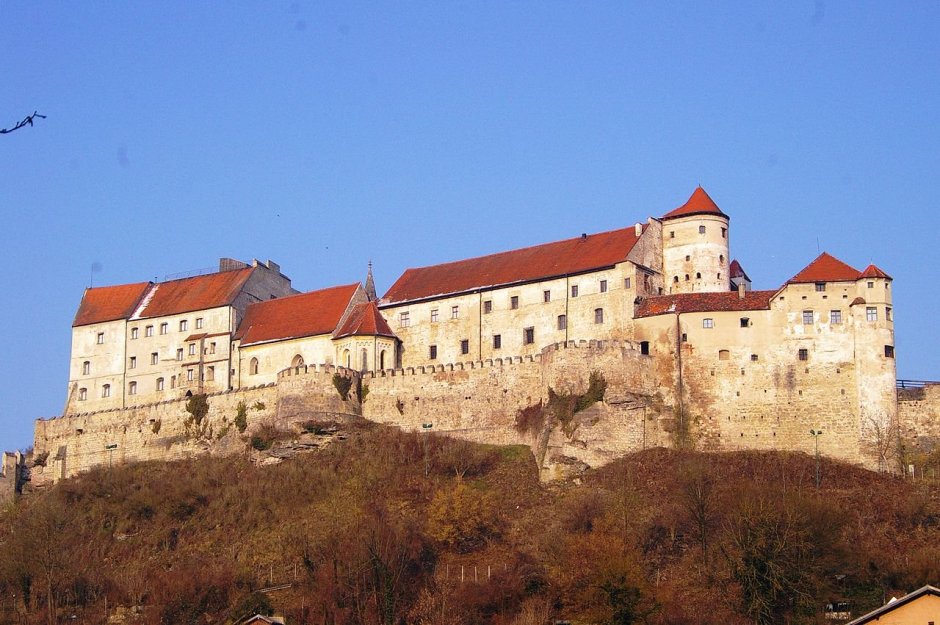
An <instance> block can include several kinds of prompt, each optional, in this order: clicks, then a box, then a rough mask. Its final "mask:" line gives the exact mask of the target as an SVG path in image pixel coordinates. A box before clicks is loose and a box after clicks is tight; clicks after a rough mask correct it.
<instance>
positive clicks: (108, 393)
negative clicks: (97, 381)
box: [101, 384, 111, 397]
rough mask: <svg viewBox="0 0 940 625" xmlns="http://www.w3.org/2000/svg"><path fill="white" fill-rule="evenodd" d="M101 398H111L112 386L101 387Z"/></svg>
mask: <svg viewBox="0 0 940 625" xmlns="http://www.w3.org/2000/svg"><path fill="white" fill-rule="evenodd" d="M101 396H102V397H111V385H110V384H105V385H104V386H102V387H101Z"/></svg>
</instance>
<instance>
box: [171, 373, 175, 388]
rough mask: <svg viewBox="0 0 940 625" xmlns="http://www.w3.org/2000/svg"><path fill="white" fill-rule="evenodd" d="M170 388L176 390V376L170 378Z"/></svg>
mask: <svg viewBox="0 0 940 625" xmlns="http://www.w3.org/2000/svg"><path fill="white" fill-rule="evenodd" d="M170 388H176V376H175V375H174V376H171V377H170Z"/></svg>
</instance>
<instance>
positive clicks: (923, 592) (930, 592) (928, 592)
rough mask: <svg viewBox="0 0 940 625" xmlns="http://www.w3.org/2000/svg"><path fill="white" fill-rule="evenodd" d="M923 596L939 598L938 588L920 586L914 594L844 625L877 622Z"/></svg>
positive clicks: (861, 624)
mask: <svg viewBox="0 0 940 625" xmlns="http://www.w3.org/2000/svg"><path fill="white" fill-rule="evenodd" d="M924 596H934V597H940V588H936V587H934V586H931V585H929V584H928V585H927V586H922V587H921V588H918V589H917V590H915V591H914V592H912V593H909V594H906V595H904V596H903V597H901V598H900V599H892V600H891V601H889V602H888V603H886V604H885V605H883V606H881V607H880V608H878V609H876V610H873V611H871V612H869V613H868V614H866V615H864V616H860V617H859V618H857V619H855V620H854V621H851V622H849V623H846V625H864V624H865V623H874V622H878V621H880V620H881V617H882V616H884V615H885V614H888V613H889V612H893V611H894V610H896V609H897V608H900V607H901V606H903V605H906V604H908V603H910V602H912V601H916V600H917V599H920V598H921V597H924Z"/></svg>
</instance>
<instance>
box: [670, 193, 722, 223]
mask: <svg viewBox="0 0 940 625" xmlns="http://www.w3.org/2000/svg"><path fill="white" fill-rule="evenodd" d="M690 215H721V216H722V217H725V218H728V216H727V215H725V214H724V213H723V212H721V209H720V208H718V205H717V204H715V201H714V200H712V199H711V198H710V197H709V196H708V194H707V193H705V189H703V188H702V187H700V186H699V187H696V188H695V191H693V192H692V195H691V196H690V197H689V199H688V200H687V201H686V203H685V204H683V205H682V206H680V207H679V208H675V209H673V210H671V211H669V212H668V213H666V214H665V215H663V221H665V220H668V219H678V218H679V217H688V216H690Z"/></svg>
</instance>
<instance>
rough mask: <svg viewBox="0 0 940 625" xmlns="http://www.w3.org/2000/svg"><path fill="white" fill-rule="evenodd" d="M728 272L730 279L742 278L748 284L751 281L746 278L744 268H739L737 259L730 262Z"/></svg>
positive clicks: (739, 264)
mask: <svg viewBox="0 0 940 625" xmlns="http://www.w3.org/2000/svg"><path fill="white" fill-rule="evenodd" d="M728 271H730V272H731V277H732V278H744V279H745V280H747V281H749V282H750V280H751V279H750V277H748V275H747V274H746V273H745V272H744V268H743V267H741V263H739V262H738V261H737V259H735V260H733V261H731V266H730V267H728Z"/></svg>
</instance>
